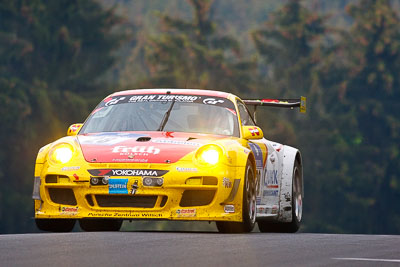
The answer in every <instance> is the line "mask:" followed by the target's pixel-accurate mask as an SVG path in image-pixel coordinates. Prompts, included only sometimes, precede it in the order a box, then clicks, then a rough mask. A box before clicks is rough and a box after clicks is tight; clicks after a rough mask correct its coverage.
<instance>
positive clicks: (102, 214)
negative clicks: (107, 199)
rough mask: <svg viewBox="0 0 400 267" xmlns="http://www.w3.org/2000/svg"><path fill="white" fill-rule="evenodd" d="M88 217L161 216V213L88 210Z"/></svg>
mask: <svg viewBox="0 0 400 267" xmlns="http://www.w3.org/2000/svg"><path fill="white" fill-rule="evenodd" d="M88 217H126V218H130V217H132V218H138V217H140V218H142V217H146V218H161V217H162V213H147V212H132V211H127V212H89V213H88Z"/></svg>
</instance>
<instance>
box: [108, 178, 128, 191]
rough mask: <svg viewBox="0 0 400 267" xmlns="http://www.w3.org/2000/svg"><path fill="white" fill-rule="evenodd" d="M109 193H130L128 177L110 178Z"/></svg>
mask: <svg viewBox="0 0 400 267" xmlns="http://www.w3.org/2000/svg"><path fill="white" fill-rule="evenodd" d="M108 193H109V194H128V179H109V180H108Z"/></svg>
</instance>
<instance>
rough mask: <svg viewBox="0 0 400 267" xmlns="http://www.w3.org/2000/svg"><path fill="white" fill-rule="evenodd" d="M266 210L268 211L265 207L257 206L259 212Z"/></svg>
mask: <svg viewBox="0 0 400 267" xmlns="http://www.w3.org/2000/svg"><path fill="white" fill-rule="evenodd" d="M265 212H266V208H264V207H258V208H257V213H265Z"/></svg>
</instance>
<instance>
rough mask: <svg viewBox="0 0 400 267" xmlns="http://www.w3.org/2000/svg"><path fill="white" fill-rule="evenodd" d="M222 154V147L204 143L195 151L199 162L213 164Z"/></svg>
mask: <svg viewBox="0 0 400 267" xmlns="http://www.w3.org/2000/svg"><path fill="white" fill-rule="evenodd" d="M221 156H222V149H221V148H220V147H219V146H216V145H206V146H203V147H201V148H200V149H199V150H198V151H197V153H196V159H197V160H198V162H199V163H200V164H205V165H215V164H217V163H218V162H219V161H220V159H221Z"/></svg>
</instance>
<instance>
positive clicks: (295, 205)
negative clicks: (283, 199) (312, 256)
mask: <svg viewBox="0 0 400 267" xmlns="http://www.w3.org/2000/svg"><path fill="white" fill-rule="evenodd" d="M302 180H303V179H302V171H301V166H300V164H299V163H298V162H297V161H296V162H295V165H294V167H293V182H292V221H291V222H289V223H279V222H266V221H259V222H258V228H259V229H260V231H261V232H275V233H295V232H297V231H298V230H299V228H300V224H301V218H302V216H303V195H302Z"/></svg>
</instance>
